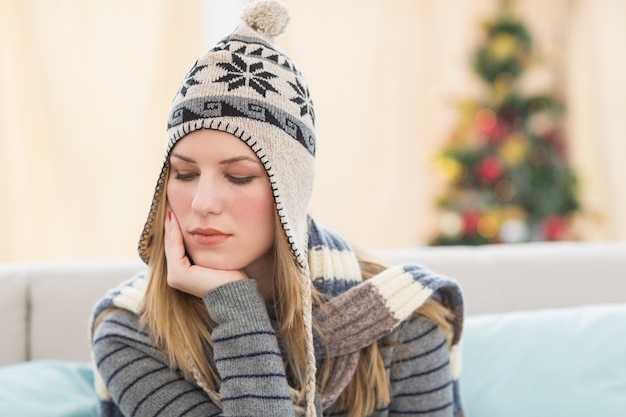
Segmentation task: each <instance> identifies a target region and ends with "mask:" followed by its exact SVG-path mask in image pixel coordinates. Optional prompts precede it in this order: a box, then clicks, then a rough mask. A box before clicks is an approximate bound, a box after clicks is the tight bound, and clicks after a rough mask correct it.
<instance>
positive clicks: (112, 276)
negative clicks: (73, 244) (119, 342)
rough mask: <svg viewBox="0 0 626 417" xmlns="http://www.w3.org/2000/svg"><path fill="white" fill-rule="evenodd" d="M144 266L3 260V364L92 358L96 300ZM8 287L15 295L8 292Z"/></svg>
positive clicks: (0, 318) (130, 262) (0, 354)
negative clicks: (92, 329) (11, 262)
mask: <svg viewBox="0 0 626 417" xmlns="http://www.w3.org/2000/svg"><path fill="white" fill-rule="evenodd" d="M145 268H146V266H145V265H144V264H143V263H141V261H139V260H138V259H130V260H119V259H118V260H70V261H50V262H30V263H13V264H4V265H1V266H0V283H1V284H2V286H3V291H2V293H1V295H0V297H2V298H0V309H1V311H0V333H1V334H2V335H3V337H2V342H0V365H6V364H10V363H15V362H20V361H24V360H41V359H58V360H69V361H88V360H89V359H90V346H89V329H88V327H89V319H90V316H91V311H92V309H93V307H94V305H95V303H96V302H97V300H98V299H100V298H101V297H102V296H103V295H104V294H105V293H106V291H107V290H108V289H110V288H113V287H115V286H116V285H117V284H118V283H120V282H122V281H124V280H126V279H128V278H130V277H131V276H133V275H134V274H136V273H137V272H139V271H141V270H143V269H145ZM7 286H8V288H11V292H12V294H13V295H10V294H7V293H6V289H7ZM5 335H6V336H7V337H5Z"/></svg>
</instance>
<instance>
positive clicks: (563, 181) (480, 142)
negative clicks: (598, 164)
mask: <svg viewBox="0 0 626 417" xmlns="http://www.w3.org/2000/svg"><path fill="white" fill-rule="evenodd" d="M484 29H485V32H484V33H485V36H484V41H483V42H482V43H481V45H480V46H479V47H478V48H477V49H476V51H475V52H474V55H473V67H474V70H475V72H476V74H477V75H478V76H479V77H480V79H481V80H482V81H483V82H484V83H483V84H484V86H485V88H484V90H485V91H484V97H482V98H481V99H479V100H468V101H466V102H464V103H462V105H461V106H460V116H461V117H460V120H459V122H458V125H457V126H456V128H455V129H454V131H453V133H452V137H451V138H450V142H449V143H448V144H447V147H446V148H445V149H444V150H443V152H442V153H441V154H440V155H438V157H437V159H436V161H437V165H438V167H439V168H440V169H441V172H442V173H443V174H444V176H445V177H446V180H447V181H448V189H447V191H446V193H445V195H444V196H443V197H442V198H441V199H440V200H439V207H440V209H441V217H440V221H439V228H438V230H437V232H436V236H435V237H434V238H433V239H432V240H431V242H430V243H431V244H432V245H479V244H485V243H501V242H507V243H508V242H525V241H540V240H565V239H572V238H573V233H572V227H571V220H572V217H573V216H574V214H575V213H576V212H577V211H578V210H579V201H578V198H577V188H578V187H577V180H576V175H575V173H574V172H573V170H572V168H571V167H570V166H569V164H568V161H567V152H566V146H565V138H564V135H563V133H562V131H561V128H560V126H559V119H560V117H561V115H562V113H563V107H562V105H561V103H560V102H559V100H557V99H556V98H555V97H554V96H553V94H550V93H549V91H548V92H546V91H543V92H540V93H533V94H528V93H527V92H525V91H524V88H522V87H523V81H524V74H525V73H526V72H527V71H528V70H529V69H530V67H531V65H533V63H534V62H535V57H534V56H533V50H532V39H531V36H530V34H529V33H528V31H527V30H526V28H525V26H524V24H522V23H521V22H520V21H519V20H518V19H516V18H515V17H514V16H513V13H512V11H511V5H510V3H509V2H506V1H503V2H501V3H500V9H499V12H498V14H497V16H496V17H495V18H494V19H493V20H492V21H489V22H487V23H486V24H485V27H484ZM526 90H528V89H526Z"/></svg>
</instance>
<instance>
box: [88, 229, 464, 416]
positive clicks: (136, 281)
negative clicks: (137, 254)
mask: <svg viewBox="0 0 626 417" xmlns="http://www.w3.org/2000/svg"><path fill="white" fill-rule="evenodd" d="M308 231H309V233H308V235H309V240H308V241H309V244H308V260H309V268H310V274H311V279H312V282H313V285H314V286H315V287H316V289H317V290H318V291H320V292H321V293H323V294H325V295H327V296H329V297H330V298H332V302H331V303H330V304H332V305H333V306H332V311H333V312H335V311H337V312H341V314H328V313H327V312H326V313H325V312H324V309H322V310H321V311H316V312H313V314H314V316H315V317H316V319H317V321H318V323H319V324H320V328H321V329H322V332H323V333H324V338H325V339H326V344H327V347H328V349H329V354H330V356H331V357H332V358H333V372H332V373H331V377H330V380H329V381H328V383H327V386H326V389H325V390H324V391H325V392H324V393H322V398H321V402H322V408H323V409H326V408H328V407H329V406H330V405H332V404H333V403H334V402H335V400H336V399H337V397H338V396H339V394H340V393H341V392H342V391H343V389H344V388H345V387H346V385H347V384H348V382H349V381H350V379H351V378H352V375H353V373H354V371H355V369H356V366H357V364H358V357H359V351H360V350H361V349H362V348H364V347H366V346H369V345H371V344H372V343H374V342H376V341H377V340H379V339H380V338H382V337H384V336H386V335H388V334H389V333H390V332H392V331H393V330H394V329H395V328H396V327H397V326H398V325H399V324H400V323H402V321H404V320H406V319H408V318H409V317H411V315H412V314H413V313H414V311H415V310H416V309H418V308H419V307H420V306H422V305H423V304H424V302H425V301H426V300H428V299H429V298H433V299H435V300H437V301H438V302H440V303H441V304H442V305H443V306H445V307H447V308H448V309H449V310H450V311H451V312H452V314H453V319H452V322H451V324H452V333H451V334H450V335H448V336H449V337H448V341H449V348H450V363H451V368H452V377H453V380H454V381H453V382H454V386H455V390H457V391H458V384H457V382H458V378H459V373H460V367H459V342H460V337H461V332H462V327H463V315H464V314H463V298H462V293H461V289H460V288H459V286H458V284H457V283H456V282H455V281H454V280H452V279H449V278H447V277H444V276H441V275H438V274H435V273H433V272H432V271H430V270H428V269H426V268H424V267H422V266H420V265H415V264H405V265H396V266H393V267H390V268H388V269H385V270H384V271H383V272H381V273H379V274H378V275H376V276H374V277H372V278H370V279H368V280H366V281H363V279H362V273H361V269H360V266H359V262H358V259H357V256H356V254H355V253H354V251H353V250H352V249H351V247H350V246H349V245H348V244H347V243H346V241H345V240H344V239H343V238H341V237H340V236H339V235H338V234H337V233H335V232H334V231H332V230H330V229H328V228H325V227H323V226H321V225H319V224H318V223H316V222H315V221H314V220H313V219H311V218H310V219H309V228H308ZM359 285H360V288H359V292H358V299H356V300H355V299H354V298H353V297H349V296H348V295H350V293H346V291H348V290H349V289H351V288H353V287H356V286H359ZM146 288H147V278H146V274H145V273H140V274H138V275H137V276H135V277H134V278H132V279H130V280H128V281H126V282H124V283H122V284H121V285H120V286H118V287H117V288H115V289H113V290H111V291H109V292H108V293H107V295H106V296H105V297H104V298H103V299H102V300H101V302H100V303H99V304H98V305H97V306H96V307H95V309H94V312H93V316H92V320H95V319H96V318H97V317H98V316H99V315H100V313H102V312H103V311H104V310H105V309H107V308H111V307H115V308H121V309H125V310H128V311H131V312H133V313H134V314H139V310H140V307H141V304H142V301H143V297H144V295H145V291H146ZM344 293H346V294H345V295H344ZM346 324H349V328H350V334H351V337H350V338H345V337H337V338H335V337H334V336H336V335H334V334H333V333H334V329H340V328H346ZM313 343H314V345H315V352H316V355H317V359H318V360H320V359H322V358H323V356H321V355H324V349H323V348H322V347H321V346H322V341H321V340H320V337H319V335H314V337H313ZM94 371H95V385H96V391H97V393H98V396H99V398H100V400H101V401H111V397H110V395H109V393H108V391H107V388H106V386H105V384H104V382H103V381H102V378H101V377H100V376H99V374H98V371H97V369H95V366H94ZM195 382H196V383H197V384H198V385H199V386H200V387H202V388H203V389H204V390H205V391H206V392H207V394H208V395H209V397H210V398H211V400H212V401H213V402H214V403H216V404H217V405H218V406H219V405H220V404H219V395H218V394H217V393H216V392H215V391H212V390H210V389H208V388H207V387H206V384H203V383H202V381H200V380H199V378H196V381H195ZM455 401H457V402H458V401H459V400H458V392H455ZM456 406H458V407H460V404H456ZM298 408H299V407H296V409H298Z"/></svg>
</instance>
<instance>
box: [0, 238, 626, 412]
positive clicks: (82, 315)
mask: <svg viewBox="0 0 626 417" xmlns="http://www.w3.org/2000/svg"><path fill="white" fill-rule="evenodd" d="M379 255H380V257H381V258H382V259H385V260H386V261H388V262H390V263H399V262H418V263H421V264H423V265H425V266H427V267H429V268H430V269H432V270H434V271H437V272H439V273H441V274H444V275H448V276H450V277H453V278H455V279H456V280H457V281H458V282H459V283H460V285H461V287H462V289H463V292H464V296H465V302H466V314H467V315H466V320H465V326H464V338H463V344H462V358H463V362H462V374H461V393H462V397H463V402H464V405H465V409H466V412H467V415H468V416H470V417H496V416H497V417H517V416H534V417H541V416H546V417H548V416H549V417H558V416H568V417H572V416H580V417H582V416H585V417H600V416H618V415H625V416H626V242H603V243H591V242H559V243H556V242H553V243H526V244H511V245H486V246H479V247H461V246H459V247H420V248H392V249H384V250H380V251H379ZM143 268H145V266H144V265H143V264H142V263H141V262H140V261H139V260H138V259H102V260H64V261H48V262H25V263H5V264H0V288H2V291H0V334H1V335H2V336H1V338H0V416H5V415H6V416H17V417H20V416H24V417H27V416H37V417H45V416H65V417H70V416H95V415H96V413H97V409H96V401H95V394H94V391H93V388H92V383H93V375H92V372H91V366H90V363H89V359H90V358H89V341H88V320H89V315H90V311H91V308H92V306H93V304H94V303H95V301H96V300H97V299H98V298H99V297H100V296H101V295H102V294H104V293H105V292H106V290H107V289H109V288H111V287H113V286H115V285H116V284H117V283H118V282H120V281H122V280H124V279H126V278H128V277H130V276H131V275H133V274H134V273H136V272H138V271H140V270H142V269H143Z"/></svg>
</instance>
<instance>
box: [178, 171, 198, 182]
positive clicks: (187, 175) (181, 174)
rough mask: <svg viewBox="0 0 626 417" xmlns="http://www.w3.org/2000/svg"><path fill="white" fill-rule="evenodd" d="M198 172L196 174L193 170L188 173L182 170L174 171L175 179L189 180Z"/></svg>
mask: <svg viewBox="0 0 626 417" xmlns="http://www.w3.org/2000/svg"><path fill="white" fill-rule="evenodd" d="M197 175H198V174H196V173H195V172H189V173H184V172H178V171H176V176H175V178H176V179H177V180H180V181H191V180H192V179H194V178H195V177H196V176H197Z"/></svg>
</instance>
